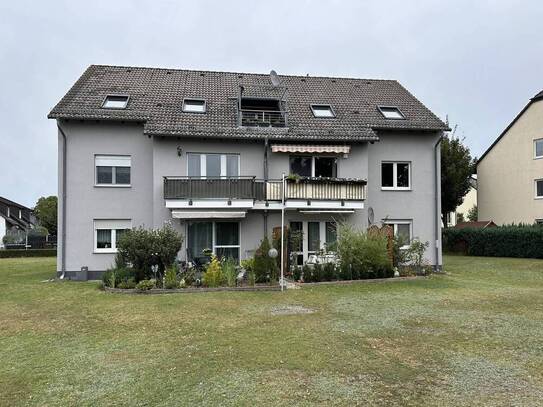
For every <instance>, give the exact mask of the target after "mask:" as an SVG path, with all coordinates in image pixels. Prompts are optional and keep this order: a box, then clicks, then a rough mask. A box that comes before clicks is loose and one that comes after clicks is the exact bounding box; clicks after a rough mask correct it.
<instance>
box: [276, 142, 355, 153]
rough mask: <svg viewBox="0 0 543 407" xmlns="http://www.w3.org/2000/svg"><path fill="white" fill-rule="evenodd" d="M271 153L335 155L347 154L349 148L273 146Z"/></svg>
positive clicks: (299, 145)
mask: <svg viewBox="0 0 543 407" xmlns="http://www.w3.org/2000/svg"><path fill="white" fill-rule="evenodd" d="M271 148H272V152H273V153H336V154H349V152H350V151H351V146H332V145H327V146H318V145H308V144H274V145H272V146H271Z"/></svg>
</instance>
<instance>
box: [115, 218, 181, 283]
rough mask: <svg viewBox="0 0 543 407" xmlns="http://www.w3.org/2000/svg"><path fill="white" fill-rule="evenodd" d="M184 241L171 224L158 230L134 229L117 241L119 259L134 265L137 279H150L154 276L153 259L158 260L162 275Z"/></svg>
mask: <svg viewBox="0 0 543 407" xmlns="http://www.w3.org/2000/svg"><path fill="white" fill-rule="evenodd" d="M182 243H183V238H182V236H181V235H180V234H179V233H177V232H176V231H175V230H174V229H173V228H172V227H171V226H169V225H166V226H164V227H163V228H162V229H158V230H147V229H144V228H137V229H132V230H129V231H127V232H125V233H123V235H122V236H121V238H120V239H119V240H118V241H117V248H118V250H119V254H120V259H119V261H120V262H124V263H129V264H131V265H132V267H133V268H134V270H135V271H136V281H140V280H142V279H146V278H147V279H148V278H150V277H154V276H153V273H152V271H151V265H152V263H153V259H155V260H156V261H157V262H158V266H159V274H160V275H162V273H164V271H165V269H166V268H167V267H169V266H171V265H172V264H173V263H174V261H175V258H176V256H177V252H178V251H179V250H180V249H181V244H182Z"/></svg>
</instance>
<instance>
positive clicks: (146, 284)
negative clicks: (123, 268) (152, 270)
mask: <svg viewBox="0 0 543 407" xmlns="http://www.w3.org/2000/svg"><path fill="white" fill-rule="evenodd" d="M155 286H156V280H155V279H153V278H151V279H150V280H141V281H140V282H139V283H138V284H136V290H140V291H148V290H150V289H152V288H154V287H155Z"/></svg>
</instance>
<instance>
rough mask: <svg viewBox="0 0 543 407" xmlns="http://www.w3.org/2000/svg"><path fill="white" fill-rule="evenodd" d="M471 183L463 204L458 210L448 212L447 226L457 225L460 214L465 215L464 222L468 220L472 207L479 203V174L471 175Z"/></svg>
mask: <svg viewBox="0 0 543 407" xmlns="http://www.w3.org/2000/svg"><path fill="white" fill-rule="evenodd" d="M470 184H471V187H470V189H469V191H468V193H467V194H466V195H465V196H464V200H463V201H462V204H461V205H460V206H459V207H457V208H456V211H454V212H449V213H448V214H447V227H452V226H456V224H457V223H458V215H459V214H461V215H462V216H463V218H464V220H463V222H467V221H468V213H469V211H470V210H471V208H473V207H474V206H476V205H477V174H474V175H472V176H471V178H470ZM460 221H462V220H460Z"/></svg>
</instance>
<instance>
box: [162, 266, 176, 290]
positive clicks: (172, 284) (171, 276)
mask: <svg viewBox="0 0 543 407" xmlns="http://www.w3.org/2000/svg"><path fill="white" fill-rule="evenodd" d="M178 286H179V284H178V283H177V268H176V267H175V266H170V267H168V268H167V269H166V273H164V288H169V289H172V288H177V287H178Z"/></svg>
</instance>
